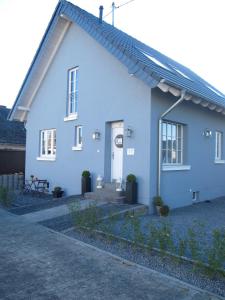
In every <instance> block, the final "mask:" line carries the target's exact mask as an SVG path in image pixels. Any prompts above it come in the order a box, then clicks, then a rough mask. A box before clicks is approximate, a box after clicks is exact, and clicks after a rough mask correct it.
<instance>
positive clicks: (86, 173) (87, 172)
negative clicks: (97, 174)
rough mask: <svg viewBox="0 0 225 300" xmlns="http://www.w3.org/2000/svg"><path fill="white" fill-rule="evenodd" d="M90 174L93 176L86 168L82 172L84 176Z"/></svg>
mask: <svg viewBox="0 0 225 300" xmlns="http://www.w3.org/2000/svg"><path fill="white" fill-rule="evenodd" d="M90 176H91V173H90V172H89V171H88V170H84V171H83V172H82V177H90Z"/></svg>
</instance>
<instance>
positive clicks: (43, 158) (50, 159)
mask: <svg viewBox="0 0 225 300" xmlns="http://www.w3.org/2000/svg"><path fill="white" fill-rule="evenodd" d="M36 159H37V160H44V161H55V160H56V157H55V156H52V157H49V156H39V157H37V158H36Z"/></svg>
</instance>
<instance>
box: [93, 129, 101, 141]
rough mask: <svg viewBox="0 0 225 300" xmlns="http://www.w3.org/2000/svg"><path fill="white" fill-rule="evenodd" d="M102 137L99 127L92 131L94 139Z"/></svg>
mask: <svg viewBox="0 0 225 300" xmlns="http://www.w3.org/2000/svg"><path fill="white" fill-rule="evenodd" d="M100 137H101V133H100V131H99V130H98V129H96V130H95V131H94V132H93V133H92V139H93V140H100Z"/></svg>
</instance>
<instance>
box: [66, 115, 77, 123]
mask: <svg viewBox="0 0 225 300" xmlns="http://www.w3.org/2000/svg"><path fill="white" fill-rule="evenodd" d="M77 119H78V114H71V115H68V116H67V117H65V118H64V119H63V120H64V122H68V121H74V120H77Z"/></svg>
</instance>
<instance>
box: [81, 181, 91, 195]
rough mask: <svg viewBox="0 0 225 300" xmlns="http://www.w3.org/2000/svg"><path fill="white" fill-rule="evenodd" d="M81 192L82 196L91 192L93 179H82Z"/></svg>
mask: <svg viewBox="0 0 225 300" xmlns="http://www.w3.org/2000/svg"><path fill="white" fill-rule="evenodd" d="M81 192H82V195H84V194H85V193H89V192H91V177H82V178H81Z"/></svg>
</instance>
